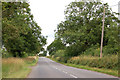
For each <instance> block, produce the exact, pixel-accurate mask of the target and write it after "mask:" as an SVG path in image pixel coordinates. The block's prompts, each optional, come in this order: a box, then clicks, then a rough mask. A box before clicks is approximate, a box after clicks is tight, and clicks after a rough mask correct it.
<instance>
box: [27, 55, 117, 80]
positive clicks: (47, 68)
mask: <svg viewBox="0 0 120 80" xmlns="http://www.w3.org/2000/svg"><path fill="white" fill-rule="evenodd" d="M28 78H116V77H113V76H111V75H107V74H103V73H99V72H94V71H89V70H84V69H78V68H74V67H69V66H65V65H62V64H59V63H56V62H54V61H52V60H50V59H48V58H45V57H40V58H39V60H38V64H37V65H36V66H34V67H33V69H32V71H31V73H30V74H29V75H28Z"/></svg>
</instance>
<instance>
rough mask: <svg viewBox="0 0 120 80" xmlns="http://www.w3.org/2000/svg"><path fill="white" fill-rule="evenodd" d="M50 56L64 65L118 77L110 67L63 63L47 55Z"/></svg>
mask: <svg viewBox="0 0 120 80" xmlns="http://www.w3.org/2000/svg"><path fill="white" fill-rule="evenodd" d="M47 58H50V59H51V60H53V61H55V62H58V63H61V64H64V65H66V66H71V67H76V68H80V69H86V70H91V71H96V72H101V73H105V74H109V75H112V76H116V77H118V70H112V69H104V68H95V67H89V66H83V65H76V64H72V63H64V62H60V61H58V60H56V59H54V58H51V57H47Z"/></svg>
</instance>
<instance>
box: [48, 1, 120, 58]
mask: <svg viewBox="0 0 120 80" xmlns="http://www.w3.org/2000/svg"><path fill="white" fill-rule="evenodd" d="M104 6H105V9H106V12H105V24H104V25H105V27H104V28H105V29H104V41H103V47H104V48H103V53H105V55H107V54H117V53H118V51H119V49H118V48H117V47H118V23H119V22H120V21H119V20H118V18H117V17H115V15H118V14H117V13H115V12H112V9H111V8H109V5H108V4H107V3H106V4H103V3H101V2H96V1H94V2H89V1H87V2H72V3H70V4H69V5H68V6H67V8H66V10H65V21H62V22H61V23H59V25H58V26H57V30H56V35H55V37H56V40H57V39H59V40H60V41H61V42H62V44H63V45H65V47H64V48H63V50H65V51H64V52H65V55H66V56H69V57H72V56H78V55H81V54H86V55H94V56H99V54H98V53H100V48H99V47H100V44H101V32H102V20H103V8H104ZM54 43H57V42H56V41H53V42H52V43H51V44H50V46H48V48H49V47H50V48H49V49H48V51H49V52H50V53H52V52H53V54H56V52H57V51H58V50H61V48H59V47H58V46H57V44H54ZM53 44H54V45H53ZM51 49H52V51H51Z"/></svg>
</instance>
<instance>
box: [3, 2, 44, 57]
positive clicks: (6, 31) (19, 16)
mask: <svg viewBox="0 0 120 80" xmlns="http://www.w3.org/2000/svg"><path fill="white" fill-rule="evenodd" d="M30 11H31V10H30V8H29V4H28V3H26V2H3V3H2V14H3V15H2V29H3V30H2V33H3V36H2V37H3V45H4V47H5V48H6V50H7V51H8V52H9V54H11V55H13V56H14V57H16V56H19V57H22V56H24V55H30V54H37V53H39V52H40V51H42V50H43V46H44V45H45V44H46V37H44V36H43V35H41V28H40V26H38V24H37V23H36V22H35V21H34V19H33V15H32V14H31V12H30Z"/></svg>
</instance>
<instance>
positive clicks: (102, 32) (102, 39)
mask: <svg viewBox="0 0 120 80" xmlns="http://www.w3.org/2000/svg"><path fill="white" fill-rule="evenodd" d="M104 21H105V5H104V12H103V26H102V36H101V48H100V58H102V48H103V36H104Z"/></svg>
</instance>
